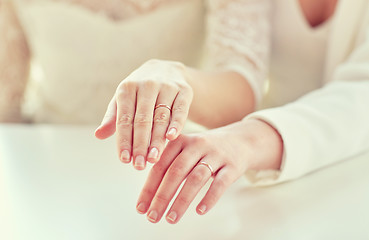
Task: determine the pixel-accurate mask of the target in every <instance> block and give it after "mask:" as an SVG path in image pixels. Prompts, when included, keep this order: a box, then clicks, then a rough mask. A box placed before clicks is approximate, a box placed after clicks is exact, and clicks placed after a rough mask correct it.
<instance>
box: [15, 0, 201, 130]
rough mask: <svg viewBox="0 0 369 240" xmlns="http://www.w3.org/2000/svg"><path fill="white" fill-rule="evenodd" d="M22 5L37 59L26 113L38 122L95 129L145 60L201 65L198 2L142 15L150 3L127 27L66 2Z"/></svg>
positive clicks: (152, 9)
mask: <svg viewBox="0 0 369 240" xmlns="http://www.w3.org/2000/svg"><path fill="white" fill-rule="evenodd" d="M16 2H17V5H16V7H17V10H18V15H19V17H20V19H21V20H22V24H23V27H24V30H25V31H26V34H27V38H28V42H29V45H30V48H31V51H32V55H33V63H32V71H31V73H32V74H31V79H30V82H29V87H28V91H27V95H26V101H25V102H26V105H25V107H24V109H25V111H26V112H27V114H29V115H30V118H31V119H32V120H33V121H34V122H49V123H94V124H96V123H98V122H99V121H101V118H102V116H103V114H104V112H105V110H106V106H107V104H108V102H109V99H111V97H112V96H113V94H114V91H115V89H116V87H117V86H118V84H119V82H120V81H122V80H123V79H124V78H125V77H126V76H127V75H128V74H129V73H131V72H132V71H133V70H134V69H136V68H138V67H139V66H140V65H141V64H143V63H144V62H145V61H147V60H149V59H152V58H158V59H170V60H177V61H181V62H184V63H186V64H188V65H196V60H197V59H198V58H199V57H198V55H199V54H200V53H201V48H202V39H203V35H202V34H203V15H204V14H203V11H204V9H203V4H202V2H201V1H198V0H191V1H181V0H177V1H174V0H168V1H167V3H166V4H164V3H162V5H159V6H158V7H154V6H151V4H149V5H148V6H147V7H145V8H144V9H142V8H143V6H146V5H145V4H148V1H143V0H142V1H137V2H136V8H137V14H136V15H132V14H133V13H132V12H131V11H129V13H128V16H129V18H127V16H124V15H123V16H121V17H120V18H122V19H124V20H121V19H120V18H118V17H117V16H116V17H115V18H118V20H113V19H111V18H110V17H107V14H106V13H102V14H99V13H96V12H93V11H91V10H90V9H87V8H86V7H82V6H80V5H77V4H75V3H73V4H70V3H68V1H51V0H32V1H28V2H27V1H25V0H16ZM75 2H78V1H75ZM100 2H102V1H100ZM109 2H110V1H109ZM118 2H120V5H121V6H124V4H125V3H126V2H127V1H118ZM129 2H130V4H128V5H129V6H132V4H133V5H134V3H133V1H129ZM139 2H140V3H139ZM155 2H156V3H158V2H164V1H154V2H153V3H155ZM79 3H80V4H82V3H81V1H79ZM86 4H87V5H88V3H86ZM82 5H85V4H82ZM105 5H106V4H105ZM150 6H151V7H150ZM129 9H131V7H130V8H129ZM140 9H141V10H140ZM144 10H145V11H144Z"/></svg>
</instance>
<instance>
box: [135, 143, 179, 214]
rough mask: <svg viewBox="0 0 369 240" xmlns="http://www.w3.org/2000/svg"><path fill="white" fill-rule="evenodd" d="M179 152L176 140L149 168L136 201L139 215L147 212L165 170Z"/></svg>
mask: <svg viewBox="0 0 369 240" xmlns="http://www.w3.org/2000/svg"><path fill="white" fill-rule="evenodd" d="M181 151H182V143H181V142H180V141H178V140H177V141H173V142H170V143H168V145H167V147H166V148H165V150H164V152H163V154H162V156H161V158H160V160H159V161H158V162H157V163H156V164H155V165H154V166H153V167H152V168H151V170H150V173H149V176H148V178H147V180H146V183H145V185H144V187H143V189H142V191H141V193H140V196H139V198H138V200H137V207H136V208H137V211H138V212H139V213H141V214H145V213H146V212H147V210H148V208H149V206H150V204H151V201H152V199H153V198H154V196H155V193H156V190H157V189H158V188H159V185H160V183H161V181H162V179H163V177H164V175H165V173H166V171H167V169H168V168H169V166H170V164H171V163H172V162H173V160H174V159H175V158H176V157H177V156H178V155H179V154H180V152H181Z"/></svg>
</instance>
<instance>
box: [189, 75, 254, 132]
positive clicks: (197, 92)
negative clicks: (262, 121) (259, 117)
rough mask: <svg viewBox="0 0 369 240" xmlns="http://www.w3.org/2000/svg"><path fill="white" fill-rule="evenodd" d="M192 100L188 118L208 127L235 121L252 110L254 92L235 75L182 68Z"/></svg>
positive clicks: (240, 77)
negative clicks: (190, 89)
mask: <svg viewBox="0 0 369 240" xmlns="http://www.w3.org/2000/svg"><path fill="white" fill-rule="evenodd" d="M185 71H186V73H187V79H188V82H189V84H190V85H191V87H192V89H193V92H194V98H193V101H192V104H191V108H190V112H189V119H191V120H193V121H194V122H197V123H199V124H201V125H204V126H206V127H208V128H216V127H220V126H224V125H227V124H230V123H233V122H237V121H239V120H241V119H242V118H243V117H245V116H246V115H247V114H249V113H251V112H253V111H254V110H255V99H254V93H253V90H252V89H251V87H250V85H249V84H248V82H247V80H245V79H244V77H243V76H241V75H240V74H238V73H236V72H205V71H200V70H195V69H191V68H186V70H185Z"/></svg>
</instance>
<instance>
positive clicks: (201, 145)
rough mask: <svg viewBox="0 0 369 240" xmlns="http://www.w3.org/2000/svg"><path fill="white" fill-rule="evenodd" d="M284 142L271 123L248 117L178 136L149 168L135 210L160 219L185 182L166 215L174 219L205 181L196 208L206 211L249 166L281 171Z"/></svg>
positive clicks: (150, 217)
mask: <svg viewBox="0 0 369 240" xmlns="http://www.w3.org/2000/svg"><path fill="white" fill-rule="evenodd" d="M282 148H283V144H282V140H281V138H280V136H279V134H278V133H277V132H276V130H275V129H274V128H272V127H271V126H270V125H268V124H266V123H265V122H262V121H260V120H247V121H244V122H238V123H235V124H232V125H228V126H226V127H223V128H218V129H214V130H211V131H207V132H204V133H200V134H193V135H181V136H179V137H178V138H177V139H176V140H175V141H172V142H170V143H169V144H168V145H167V147H166V149H165V150H164V153H163V155H162V157H161V159H160V160H159V161H158V162H157V163H156V164H155V165H154V166H153V168H152V169H151V171H150V174H149V176H148V179H147V181H146V183H145V185H144V188H143V190H142V192H141V194H140V196H139V199H138V203H137V211H138V212H139V213H141V214H147V217H148V220H149V221H151V222H153V223H156V222H158V221H160V219H161V218H162V216H163V214H164V212H165V211H166V209H167V207H168V205H169V202H170V201H171V200H172V198H173V197H174V195H175V193H176V192H177V190H178V188H179V187H180V185H181V183H182V182H183V181H184V180H185V179H187V180H186V182H185V184H184V185H183V188H182V189H181V190H180V192H179V194H178V196H177V198H176V199H175V201H174V203H173V205H172V206H171V207H170V210H169V211H168V215H167V216H166V219H167V221H168V222H169V223H177V222H178V221H179V220H180V219H181V217H182V216H183V215H184V213H185V212H186V210H187V208H188V207H189V205H190V203H191V202H192V201H193V200H194V198H195V196H196V195H197V194H198V192H199V191H200V190H201V188H203V186H204V185H205V184H206V182H207V181H208V180H209V179H211V178H213V179H214V180H213V182H212V184H211V186H210V188H209V189H208V191H207V193H206V195H205V197H204V198H203V199H202V201H201V202H200V203H199V204H198V206H197V213H198V214H201V215H202V214H205V213H207V212H208V211H209V210H210V209H211V208H212V207H213V206H214V205H215V204H216V202H217V201H218V200H219V198H220V197H221V196H222V194H223V193H224V192H225V190H226V189H227V188H228V187H229V186H230V185H231V184H232V183H233V182H234V181H236V180H237V179H238V178H239V177H240V176H242V175H243V174H244V173H245V171H246V170H247V169H255V170H261V169H279V167H280V164H281V158H282Z"/></svg>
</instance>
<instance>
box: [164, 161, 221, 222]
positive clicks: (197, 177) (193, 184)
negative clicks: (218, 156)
mask: <svg viewBox="0 0 369 240" xmlns="http://www.w3.org/2000/svg"><path fill="white" fill-rule="evenodd" d="M203 161H204V162H206V163H208V164H210V166H212V170H213V169H214V171H217V170H218V169H219V163H217V162H214V161H212V159H211V158H210V157H209V156H206V157H204V158H203V159H201V161H200V162H203ZM211 176H212V172H211V170H210V169H209V168H208V167H207V166H206V165H202V164H197V165H196V166H195V168H194V169H193V170H192V171H191V173H190V174H189V175H188V177H187V180H186V182H185V184H184V185H183V188H182V189H181V191H180V193H179V194H178V196H177V198H176V200H175V201H174V202H173V205H172V207H171V209H170V210H169V211H168V214H167V217H166V219H167V221H168V222H169V223H177V222H178V221H179V220H180V219H181V218H182V216H183V215H184V213H185V212H186V210H187V209H188V207H189V206H190V204H191V202H192V201H193V200H194V199H195V197H196V195H197V194H198V193H199V191H200V190H201V188H203V187H204V185H205V184H206V183H207V182H208V181H209V179H211Z"/></svg>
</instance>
